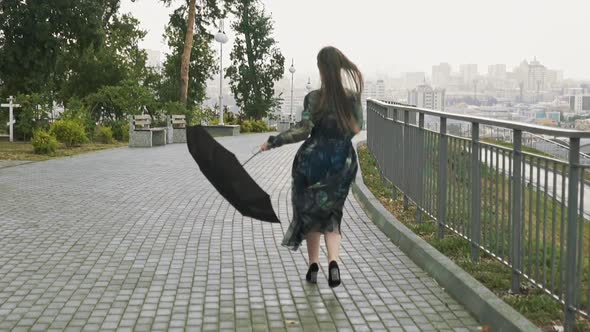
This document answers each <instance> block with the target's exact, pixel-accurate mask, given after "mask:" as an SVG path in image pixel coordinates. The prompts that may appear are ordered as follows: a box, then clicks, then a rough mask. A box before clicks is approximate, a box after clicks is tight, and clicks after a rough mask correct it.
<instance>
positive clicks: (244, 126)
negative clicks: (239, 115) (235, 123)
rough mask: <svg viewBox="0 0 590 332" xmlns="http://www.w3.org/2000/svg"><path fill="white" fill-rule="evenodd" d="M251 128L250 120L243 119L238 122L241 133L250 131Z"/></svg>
mask: <svg viewBox="0 0 590 332" xmlns="http://www.w3.org/2000/svg"><path fill="white" fill-rule="evenodd" d="M252 129H253V128H252V122H250V120H244V121H242V123H241V124H240V132H242V133H249V132H252Z"/></svg>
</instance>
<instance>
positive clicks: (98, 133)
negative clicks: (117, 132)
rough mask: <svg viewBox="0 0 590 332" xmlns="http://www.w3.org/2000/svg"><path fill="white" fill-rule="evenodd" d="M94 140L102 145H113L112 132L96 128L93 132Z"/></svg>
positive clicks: (105, 128) (107, 129)
mask: <svg viewBox="0 0 590 332" xmlns="http://www.w3.org/2000/svg"><path fill="white" fill-rule="evenodd" d="M94 140H95V141H96V142H100V143H102V144H113V143H114V142H115V140H114V139H113V130H112V129H111V128H109V127H103V126H98V127H96V129H95V130H94Z"/></svg>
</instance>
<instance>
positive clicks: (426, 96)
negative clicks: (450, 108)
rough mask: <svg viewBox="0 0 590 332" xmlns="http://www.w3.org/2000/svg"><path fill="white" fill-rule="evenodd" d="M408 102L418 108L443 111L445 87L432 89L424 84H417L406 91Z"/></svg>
mask: <svg viewBox="0 0 590 332" xmlns="http://www.w3.org/2000/svg"><path fill="white" fill-rule="evenodd" d="M408 103H409V104H411V105H416V107H420V108H427V109H431V110H436V111H444V110H445V89H438V88H436V89H433V88H432V87H431V86H429V85H426V84H422V85H419V86H417V87H416V88H415V89H412V90H410V91H408Z"/></svg>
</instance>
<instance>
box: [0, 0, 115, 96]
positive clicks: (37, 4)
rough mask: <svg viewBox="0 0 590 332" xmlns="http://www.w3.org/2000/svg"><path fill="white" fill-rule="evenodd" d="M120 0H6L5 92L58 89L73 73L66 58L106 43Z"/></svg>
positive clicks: (1, 69)
mask: <svg viewBox="0 0 590 332" xmlns="http://www.w3.org/2000/svg"><path fill="white" fill-rule="evenodd" d="M119 2H120V1H119V0H116V1H114V0H102V1H79V0H46V1H20V0H3V1H0V59H2V61H0V93H2V94H18V93H26V94H30V93H34V92H41V91H47V90H48V89H49V90H52V89H56V88H57V87H58V86H59V85H60V82H61V81H63V80H64V79H66V78H67V75H68V73H67V72H66V71H65V70H64V69H65V68H64V67H63V66H60V65H59V63H60V61H61V60H60V58H61V57H62V56H63V54H64V53H65V52H67V51H69V50H72V49H77V50H79V51H83V50H85V49H87V48H88V47H90V46H91V45H100V44H101V43H102V41H103V40H104V31H105V29H104V27H105V25H104V22H105V21H109V20H110V18H111V17H112V15H113V13H115V12H116V11H117V10H118V7H119Z"/></svg>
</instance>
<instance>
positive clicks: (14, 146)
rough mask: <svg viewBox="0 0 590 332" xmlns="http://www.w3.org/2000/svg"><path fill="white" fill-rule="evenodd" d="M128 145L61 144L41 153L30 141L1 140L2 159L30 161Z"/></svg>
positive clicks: (0, 156)
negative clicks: (36, 152)
mask: <svg viewBox="0 0 590 332" xmlns="http://www.w3.org/2000/svg"><path fill="white" fill-rule="evenodd" d="M123 146H127V143H114V144H94V143H91V144H84V145H82V146H79V147H71V148H66V147H64V146H60V148H59V149H58V150H57V151H56V152H55V154H53V155H41V154H35V153H33V147H32V146H31V144H30V143H25V142H12V143H10V142H7V141H0V160H30V161H43V160H49V159H55V158H61V157H70V156H74V155H78V154H82V153H88V152H93V151H99V150H105V149H112V148H119V147H123Z"/></svg>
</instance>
